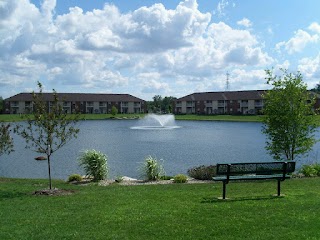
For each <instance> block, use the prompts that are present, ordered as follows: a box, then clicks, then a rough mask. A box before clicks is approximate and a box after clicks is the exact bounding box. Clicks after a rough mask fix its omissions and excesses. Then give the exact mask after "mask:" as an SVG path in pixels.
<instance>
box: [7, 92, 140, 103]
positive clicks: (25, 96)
mask: <svg viewBox="0 0 320 240" xmlns="http://www.w3.org/2000/svg"><path fill="white" fill-rule="evenodd" d="M36 94H39V93H36ZM42 96H43V99H44V100H45V101H53V94H52V93H42ZM57 96H58V99H59V100H60V101H70V102H144V101H145V100H143V99H140V98H137V97H134V96H132V95H130V94H95V93H57ZM5 101H7V102H13V101H30V102H31V101H33V97H32V93H19V94H16V95H14V96H12V97H9V98H7V99H5Z"/></svg>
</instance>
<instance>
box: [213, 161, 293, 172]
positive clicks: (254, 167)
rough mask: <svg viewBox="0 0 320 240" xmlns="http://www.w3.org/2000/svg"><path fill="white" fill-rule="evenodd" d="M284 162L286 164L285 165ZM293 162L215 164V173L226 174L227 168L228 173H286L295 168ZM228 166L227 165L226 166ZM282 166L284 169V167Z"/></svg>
mask: <svg viewBox="0 0 320 240" xmlns="http://www.w3.org/2000/svg"><path fill="white" fill-rule="evenodd" d="M285 164H286V166H285ZM295 165H296V163H295V162H287V163H285V162H262V163H261V162H260V163H230V164H217V175H227V174H228V168H229V175H242V174H254V173H255V174H261V175H269V174H283V173H285V174H287V173H292V172H294V170H295ZM228 166H229V167H228ZM284 167H285V168H286V169H284Z"/></svg>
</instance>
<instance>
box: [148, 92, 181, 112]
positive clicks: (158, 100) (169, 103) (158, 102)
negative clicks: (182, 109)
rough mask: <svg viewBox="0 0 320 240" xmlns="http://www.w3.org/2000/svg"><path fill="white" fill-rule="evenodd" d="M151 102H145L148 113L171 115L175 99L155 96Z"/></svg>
mask: <svg viewBox="0 0 320 240" xmlns="http://www.w3.org/2000/svg"><path fill="white" fill-rule="evenodd" d="M152 99H153V101H147V109H148V112H149V113H172V111H173V109H172V108H173V103H174V101H175V100H176V99H177V98H175V97H172V96H170V97H162V96H161V95H155V96H154V97H153V98H152Z"/></svg>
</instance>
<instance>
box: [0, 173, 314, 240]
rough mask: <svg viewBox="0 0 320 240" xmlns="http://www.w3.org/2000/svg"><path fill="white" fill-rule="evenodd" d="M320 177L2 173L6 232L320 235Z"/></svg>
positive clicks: (0, 229) (2, 233) (0, 213)
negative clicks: (78, 178)
mask: <svg viewBox="0 0 320 240" xmlns="http://www.w3.org/2000/svg"><path fill="white" fill-rule="evenodd" d="M319 185H320V178H309V179H291V180H286V181H285V182H283V184H282V193H283V194H285V195H286V196H285V197H280V198H277V197H273V196H272V194H273V193H275V192H276V181H265V182H245V183H244V182H242V183H234V182H233V183H230V184H229V185H228V188H227V191H228V192H227V196H228V197H229V198H230V200H227V201H221V200H217V197H219V196H221V184H220V183H211V184H171V185H145V186H119V185H112V186H107V187H102V186H96V185H91V186H81V185H70V184H66V183H64V182H61V181H54V186H55V187H58V188H64V189H73V190H75V191H76V192H75V193H74V194H73V195H69V196H34V195H32V194H31V193H32V192H33V191H35V190H39V189H43V188H45V187H47V181H46V180H24V179H1V178H0V219H1V225H0V239H46V240H48V239H139V240H140V239H192V240H194V239H320V221H319V213H320V204H319V199H320V187H319Z"/></svg>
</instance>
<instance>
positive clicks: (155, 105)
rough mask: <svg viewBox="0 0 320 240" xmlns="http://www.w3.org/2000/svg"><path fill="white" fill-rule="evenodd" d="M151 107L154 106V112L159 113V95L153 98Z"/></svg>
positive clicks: (160, 102) (160, 99)
mask: <svg viewBox="0 0 320 240" xmlns="http://www.w3.org/2000/svg"><path fill="white" fill-rule="evenodd" d="M153 106H154V111H156V112H159V111H161V106H162V97H161V96H160V95H155V96H154V97H153Z"/></svg>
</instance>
